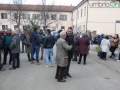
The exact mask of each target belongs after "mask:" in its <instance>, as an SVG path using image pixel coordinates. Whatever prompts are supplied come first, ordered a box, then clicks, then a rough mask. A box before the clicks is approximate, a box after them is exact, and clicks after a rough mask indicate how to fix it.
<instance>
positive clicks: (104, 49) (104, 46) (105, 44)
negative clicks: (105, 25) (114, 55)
mask: <svg viewBox="0 0 120 90" xmlns="http://www.w3.org/2000/svg"><path fill="white" fill-rule="evenodd" d="M108 39H109V37H108V36H105V38H104V39H103V40H102V41H101V45H100V46H101V49H102V59H103V60H106V55H107V52H108V51H109V46H110V41H109V40H108Z"/></svg>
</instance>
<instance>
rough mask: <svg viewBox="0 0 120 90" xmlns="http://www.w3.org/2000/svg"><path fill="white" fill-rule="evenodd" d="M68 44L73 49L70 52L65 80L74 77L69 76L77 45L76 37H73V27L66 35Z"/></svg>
mask: <svg viewBox="0 0 120 90" xmlns="http://www.w3.org/2000/svg"><path fill="white" fill-rule="evenodd" d="M65 40H66V42H67V43H68V45H72V46H73V48H72V49H71V50H70V51H68V65H67V67H66V70H65V74H64V78H65V79H66V78H67V77H69V78H71V77H72V76H71V75H70V74H69V69H70V63H71V59H72V57H73V51H74V48H75V43H74V36H73V29H72V27H69V28H68V30H67V33H66V39H65Z"/></svg>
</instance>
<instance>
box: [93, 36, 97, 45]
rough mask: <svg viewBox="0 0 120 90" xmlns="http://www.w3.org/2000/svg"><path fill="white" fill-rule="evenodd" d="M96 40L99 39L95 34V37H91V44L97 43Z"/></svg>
mask: <svg viewBox="0 0 120 90" xmlns="http://www.w3.org/2000/svg"><path fill="white" fill-rule="evenodd" d="M98 41H99V39H98V38H97V37H96V36H95V37H93V39H92V41H91V44H92V45H93V44H98Z"/></svg>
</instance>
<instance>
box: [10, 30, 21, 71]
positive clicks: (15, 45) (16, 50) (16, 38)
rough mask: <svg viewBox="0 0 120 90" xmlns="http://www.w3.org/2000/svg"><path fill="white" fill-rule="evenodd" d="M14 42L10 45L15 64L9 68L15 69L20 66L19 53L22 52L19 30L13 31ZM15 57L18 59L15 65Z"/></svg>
mask: <svg viewBox="0 0 120 90" xmlns="http://www.w3.org/2000/svg"><path fill="white" fill-rule="evenodd" d="M12 35H13V38H12V42H11V45H10V47H9V48H10V49H11V53H12V60H13V65H12V67H11V68H9V70H14V69H16V68H20V59H19V53H20V39H19V34H18V33H17V31H15V30H14V31H12ZM15 59H17V66H15V64H16V63H15V61H16V60H15Z"/></svg>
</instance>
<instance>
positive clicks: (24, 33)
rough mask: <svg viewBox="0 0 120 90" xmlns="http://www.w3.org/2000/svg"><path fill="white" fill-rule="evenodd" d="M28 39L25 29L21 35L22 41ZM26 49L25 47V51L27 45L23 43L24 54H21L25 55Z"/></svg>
mask: <svg viewBox="0 0 120 90" xmlns="http://www.w3.org/2000/svg"><path fill="white" fill-rule="evenodd" d="M26 38H27V32H26V29H23V33H22V35H21V41H23V40H24V39H26ZM24 47H25V49H26V45H24V44H23V43H22V52H21V53H24Z"/></svg>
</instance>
